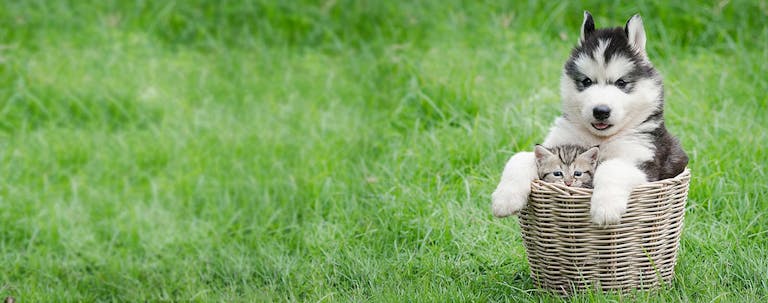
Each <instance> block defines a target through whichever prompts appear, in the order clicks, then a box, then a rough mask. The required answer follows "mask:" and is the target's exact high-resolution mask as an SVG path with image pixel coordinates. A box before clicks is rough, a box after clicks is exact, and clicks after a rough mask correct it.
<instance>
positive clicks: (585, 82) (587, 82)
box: [581, 78, 592, 87]
mask: <svg viewBox="0 0 768 303" xmlns="http://www.w3.org/2000/svg"><path fill="white" fill-rule="evenodd" d="M581 85H584V87H589V86H590V85H592V79H589V78H584V80H581Z"/></svg>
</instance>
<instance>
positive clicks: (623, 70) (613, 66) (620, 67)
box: [605, 55, 635, 83]
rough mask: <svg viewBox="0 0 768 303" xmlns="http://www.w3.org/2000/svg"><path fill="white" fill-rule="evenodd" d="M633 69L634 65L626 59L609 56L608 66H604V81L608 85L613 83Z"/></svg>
mask: <svg viewBox="0 0 768 303" xmlns="http://www.w3.org/2000/svg"><path fill="white" fill-rule="evenodd" d="M633 69H635V64H634V63H632V61H630V60H629V59H628V58H627V57H624V56H619V55H613V56H611V60H610V61H608V64H607V65H606V66H605V75H606V80H607V82H609V83H613V82H614V81H616V80H618V79H619V78H621V77H624V76H626V75H627V74H629V73H630V72H631V71H632V70H633Z"/></svg>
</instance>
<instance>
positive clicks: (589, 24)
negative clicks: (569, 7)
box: [579, 11, 595, 44]
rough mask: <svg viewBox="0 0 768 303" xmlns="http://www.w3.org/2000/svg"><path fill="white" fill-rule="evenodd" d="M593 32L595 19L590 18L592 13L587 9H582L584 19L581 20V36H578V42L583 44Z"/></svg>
mask: <svg viewBox="0 0 768 303" xmlns="http://www.w3.org/2000/svg"><path fill="white" fill-rule="evenodd" d="M593 32H595V20H594V19H592V14H590V13H589V12H588V11H584V21H582V22H581V36H580V37H579V44H584V41H587V38H589V36H590V35H592V33H593Z"/></svg>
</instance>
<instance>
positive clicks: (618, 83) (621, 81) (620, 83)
mask: <svg viewBox="0 0 768 303" xmlns="http://www.w3.org/2000/svg"><path fill="white" fill-rule="evenodd" d="M613 84H616V87H618V88H624V87H626V86H627V81H624V79H619V80H616V82H614V83H613Z"/></svg>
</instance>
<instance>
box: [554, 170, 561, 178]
mask: <svg viewBox="0 0 768 303" xmlns="http://www.w3.org/2000/svg"><path fill="white" fill-rule="evenodd" d="M552 174H553V175H554V176H555V177H562V176H563V172H561V171H556V172H554V173H552Z"/></svg>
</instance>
